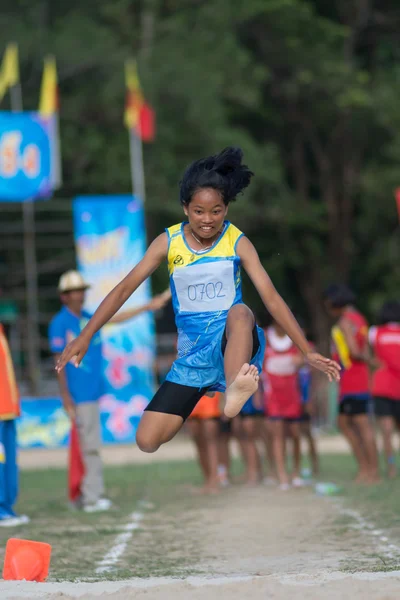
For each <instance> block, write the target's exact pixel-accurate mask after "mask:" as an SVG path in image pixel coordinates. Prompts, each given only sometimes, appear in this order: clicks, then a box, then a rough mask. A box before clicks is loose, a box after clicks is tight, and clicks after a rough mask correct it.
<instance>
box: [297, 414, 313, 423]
mask: <svg viewBox="0 0 400 600" xmlns="http://www.w3.org/2000/svg"><path fill="white" fill-rule="evenodd" d="M310 421H311V415H310V413H308V412H303V413H302V415H301V417H300V419H299V423H310Z"/></svg>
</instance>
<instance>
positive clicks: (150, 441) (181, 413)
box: [136, 381, 208, 452]
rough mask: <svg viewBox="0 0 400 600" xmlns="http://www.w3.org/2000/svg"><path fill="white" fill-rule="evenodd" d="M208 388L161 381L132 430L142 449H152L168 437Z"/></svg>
mask: <svg viewBox="0 0 400 600" xmlns="http://www.w3.org/2000/svg"><path fill="white" fill-rule="evenodd" d="M207 389H208V388H195V387H192V386H188V385H182V384H179V383H174V382H172V381H164V383H162V385H161V386H160V388H159V389H158V390H157V392H156V394H155V396H154V398H153V399H152V400H151V402H150V404H149V405H148V406H147V408H146V410H145V411H144V413H143V415H142V418H141V419H140V422H139V426H138V429H137V432H136V444H137V445H138V447H139V448H140V450H142V452H156V450H158V448H159V447H160V446H161V445H162V444H165V443H166V442H169V441H170V440H172V438H173V437H174V436H175V435H176V434H177V433H178V431H179V430H180V429H181V427H182V425H183V423H184V422H185V420H186V419H187V418H188V417H189V415H190V414H191V412H192V411H193V409H194V407H195V406H196V404H197V402H198V401H199V400H200V398H201V397H202V396H204V394H205V393H206V392H207Z"/></svg>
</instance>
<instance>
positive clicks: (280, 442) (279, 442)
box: [268, 419, 289, 487]
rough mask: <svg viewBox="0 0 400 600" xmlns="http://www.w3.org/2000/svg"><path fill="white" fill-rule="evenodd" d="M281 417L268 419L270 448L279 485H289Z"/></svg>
mask: <svg viewBox="0 0 400 600" xmlns="http://www.w3.org/2000/svg"><path fill="white" fill-rule="evenodd" d="M284 425H285V423H284V421H283V419H274V420H270V421H269V423H268V427H269V431H270V433H271V438H272V450H273V453H274V463H275V467H276V474H277V476H278V481H279V483H280V485H281V486H283V487H286V486H288V485H289V476H288V473H287V470H286V464H285V430H284Z"/></svg>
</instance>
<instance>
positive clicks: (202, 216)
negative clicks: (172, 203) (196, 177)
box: [183, 188, 228, 240]
mask: <svg viewBox="0 0 400 600" xmlns="http://www.w3.org/2000/svg"><path fill="white" fill-rule="evenodd" d="M183 210H184V211H185V215H186V216H187V217H188V221H189V225H190V227H191V228H192V231H193V232H194V234H195V235H196V236H198V237H200V238H203V239H206V240H212V238H214V237H215V238H216V237H217V236H218V234H219V232H220V231H221V229H222V226H223V223H224V220H225V217H226V215H227V213H228V207H227V206H226V205H225V204H224V201H223V200H222V197H221V194H220V193H219V192H217V190H214V189H213V188H202V189H200V190H198V191H197V192H195V193H194V194H193V196H192V199H191V201H190V202H189V204H186V205H184V206H183Z"/></svg>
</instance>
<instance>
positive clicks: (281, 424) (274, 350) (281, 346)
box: [263, 322, 304, 490]
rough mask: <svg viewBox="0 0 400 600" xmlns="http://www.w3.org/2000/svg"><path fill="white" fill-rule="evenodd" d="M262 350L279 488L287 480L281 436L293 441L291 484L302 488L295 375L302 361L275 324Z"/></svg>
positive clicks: (298, 400)
mask: <svg viewBox="0 0 400 600" xmlns="http://www.w3.org/2000/svg"><path fill="white" fill-rule="evenodd" d="M266 341H267V345H266V350H265V358H264V365H263V371H265V375H266V378H267V380H268V388H267V393H266V402H265V405H266V415H267V419H268V430H269V433H270V435H271V440H272V452H273V456H274V463H275V468H276V474H277V476H278V480H279V484H280V488H281V489H282V490H287V489H289V487H290V478H289V474H288V472H287V469H286V460H285V458H286V457H285V454H286V452H285V432H286V430H288V433H289V435H290V437H291V438H292V439H293V462H294V469H293V474H292V479H291V483H292V485H293V486H295V487H299V486H300V485H302V484H303V481H302V480H301V479H300V423H299V422H300V417H301V414H302V405H301V395H300V388H299V383H298V377H297V372H298V369H299V367H300V366H301V365H302V364H303V362H304V359H303V357H302V355H301V353H300V351H299V350H298V349H297V347H296V346H295V345H294V344H293V342H292V340H291V339H290V338H289V337H288V336H287V335H286V333H285V331H284V330H283V329H282V327H281V326H280V325H278V324H277V323H276V322H274V323H273V324H272V326H271V327H268V329H267V330H266Z"/></svg>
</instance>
